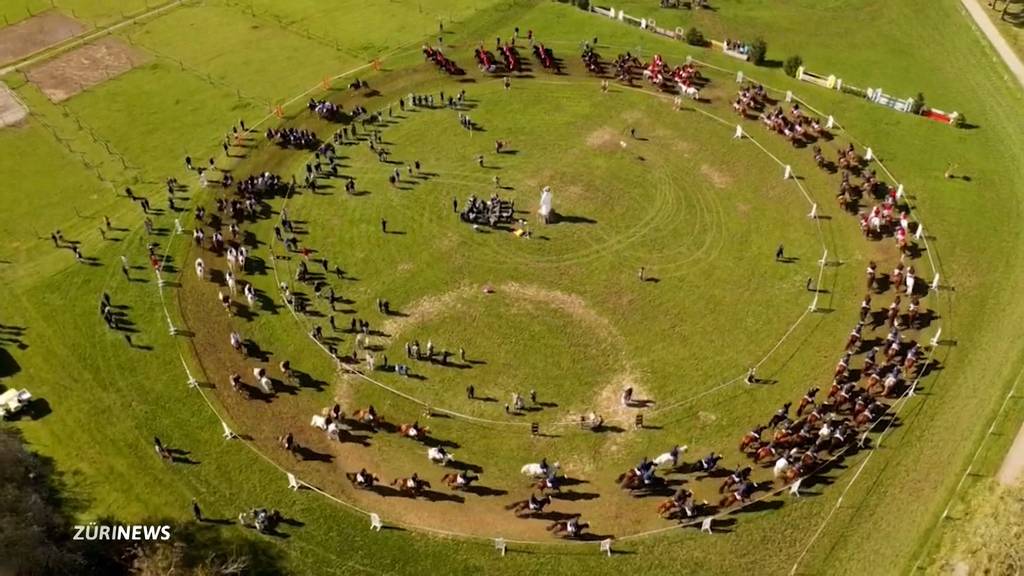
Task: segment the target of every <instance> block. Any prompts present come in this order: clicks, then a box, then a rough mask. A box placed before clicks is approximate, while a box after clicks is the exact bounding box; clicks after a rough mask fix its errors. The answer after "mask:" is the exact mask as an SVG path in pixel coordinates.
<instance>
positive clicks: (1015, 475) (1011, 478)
mask: <svg viewBox="0 0 1024 576" xmlns="http://www.w3.org/2000/svg"><path fill="white" fill-rule="evenodd" d="M997 478H998V479H999V482H1000V483H1001V484H1003V485H1004V486H1012V485H1014V484H1017V483H1019V482H1024V426H1021V428H1020V432H1018V433H1017V439H1016V440H1014V441H1013V446H1011V447H1010V451H1009V452H1007V453H1006V459H1005V460H1003V465H1002V467H1001V468H1000V469H999V475H998V476H997Z"/></svg>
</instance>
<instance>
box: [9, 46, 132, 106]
mask: <svg viewBox="0 0 1024 576" xmlns="http://www.w3.org/2000/svg"><path fill="white" fill-rule="evenodd" d="M145 61H146V57H145V55H144V54H143V53H142V52H140V51H138V50H136V49H134V48H132V47H131V46H128V45H127V44H125V43H124V42H122V41H121V40H120V39H118V38H114V37H112V36H107V37H106V38H103V39H101V40H97V41H96V42H93V43H92V44H87V45H85V46H82V47H81V48H77V49H75V50H72V51H70V52H68V53H66V54H61V55H60V56H58V57H56V58H54V59H52V60H50V61H48V62H46V63H44V64H40V65H39V66H36V67H34V68H32V69H30V70H29V71H28V79H29V81H30V82H32V83H33V84H35V85H36V86H38V87H39V89H40V90H41V91H42V92H43V93H44V94H46V97H47V98H49V99H50V101H51V102H63V101H64V100H67V99H68V98H71V97H72V96H74V95H75V94H78V93H79V92H82V91H83V90H86V89H88V88H91V87H92V86H96V85H97V84H101V83H103V82H105V81H107V80H110V79H111V78H115V77H117V76H120V75H121V74H124V73H125V72H127V71H129V70H131V69H132V68H134V67H136V66H138V65H140V64H142V63H143V62H145Z"/></svg>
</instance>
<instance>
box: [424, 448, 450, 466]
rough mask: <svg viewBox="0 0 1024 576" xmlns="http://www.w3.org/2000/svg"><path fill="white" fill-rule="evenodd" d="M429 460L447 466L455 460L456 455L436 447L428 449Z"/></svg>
mask: <svg viewBox="0 0 1024 576" xmlns="http://www.w3.org/2000/svg"><path fill="white" fill-rule="evenodd" d="M427 460H430V461H431V462H434V463H435V464H440V465H442V466H445V465H447V464H449V463H451V462H453V461H454V460H455V455H454V454H450V453H449V452H448V451H446V450H445V449H444V448H441V447H440V446H435V447H431V448H427Z"/></svg>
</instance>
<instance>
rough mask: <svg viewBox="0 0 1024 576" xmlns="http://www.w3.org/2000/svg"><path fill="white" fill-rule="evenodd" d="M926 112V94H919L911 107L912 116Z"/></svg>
mask: <svg viewBox="0 0 1024 576" xmlns="http://www.w3.org/2000/svg"><path fill="white" fill-rule="evenodd" d="M924 110H925V105H924V93H923V92H918V93H917V96H914V103H913V104H912V105H911V106H910V113H911V114H921V113H923V111H924Z"/></svg>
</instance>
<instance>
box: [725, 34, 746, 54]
mask: <svg viewBox="0 0 1024 576" xmlns="http://www.w3.org/2000/svg"><path fill="white" fill-rule="evenodd" d="M725 49H726V51H728V52H733V53H736V54H742V55H743V56H749V55H750V44H747V43H746V42H741V41H739V40H730V39H728V38H726V39H725Z"/></svg>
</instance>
